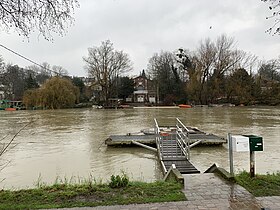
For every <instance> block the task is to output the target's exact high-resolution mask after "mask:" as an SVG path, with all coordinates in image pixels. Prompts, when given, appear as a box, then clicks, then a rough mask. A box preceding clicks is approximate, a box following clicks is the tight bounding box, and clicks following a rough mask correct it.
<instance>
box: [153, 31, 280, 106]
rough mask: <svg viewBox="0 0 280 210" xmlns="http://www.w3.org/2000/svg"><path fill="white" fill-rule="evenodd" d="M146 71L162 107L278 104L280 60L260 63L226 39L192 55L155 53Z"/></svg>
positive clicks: (203, 46)
mask: <svg viewBox="0 0 280 210" xmlns="http://www.w3.org/2000/svg"><path fill="white" fill-rule="evenodd" d="M148 70H149V74H150V75H151V78H152V79H153V80H155V81H156V84H157V87H158V89H159V97H160V100H161V101H162V102H163V103H165V104H172V103H192V104H210V103H233V104H245V105H247V104H248V105H249V104H270V105H275V104H280V57H279V58H278V59H273V60H269V61H259V60H258V59H257V57H256V56H254V55H252V54H249V53H246V52H244V51H241V50H238V49H236V48H235V45H234V40H233V39H232V38H229V37H227V36H225V35H222V36H220V37H218V38H217V40H215V41H212V40H210V39H206V40H204V41H202V42H201V43H200V44H199V46H198V48H197V49H196V50H195V51H192V52H191V51H189V50H183V49H180V50H179V52H175V53H174V52H167V51H162V52H160V53H156V54H154V56H152V57H151V58H150V60H149V64H148Z"/></svg>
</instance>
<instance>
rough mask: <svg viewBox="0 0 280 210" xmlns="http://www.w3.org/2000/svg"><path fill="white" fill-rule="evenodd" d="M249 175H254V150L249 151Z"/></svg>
mask: <svg viewBox="0 0 280 210" xmlns="http://www.w3.org/2000/svg"><path fill="white" fill-rule="evenodd" d="M250 176H251V177H255V151H250Z"/></svg>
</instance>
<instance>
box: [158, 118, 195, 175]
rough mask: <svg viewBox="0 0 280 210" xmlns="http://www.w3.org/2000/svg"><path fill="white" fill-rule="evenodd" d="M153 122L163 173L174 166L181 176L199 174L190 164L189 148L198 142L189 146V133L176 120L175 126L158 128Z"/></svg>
mask: <svg viewBox="0 0 280 210" xmlns="http://www.w3.org/2000/svg"><path fill="white" fill-rule="evenodd" d="M154 122H155V134H156V135H155V138H156V145H157V151H158V156H159V159H160V162H161V165H162V167H163V170H164V172H165V173H166V172H167V170H168V169H169V168H170V167H171V166H172V165H175V166H176V168H177V169H178V170H179V171H180V173H182V174H192V173H200V172H199V171H198V170H197V169H196V168H195V167H194V166H193V164H192V163H191V162H190V148H191V147H193V146H195V145H197V144H199V143H200V141H196V142H194V143H192V144H190V138H189V133H190V131H189V129H188V128H187V127H186V126H185V125H184V124H183V123H182V122H181V121H180V120H179V119H178V118H176V125H175V126H159V124H158V122H157V120H156V119H154Z"/></svg>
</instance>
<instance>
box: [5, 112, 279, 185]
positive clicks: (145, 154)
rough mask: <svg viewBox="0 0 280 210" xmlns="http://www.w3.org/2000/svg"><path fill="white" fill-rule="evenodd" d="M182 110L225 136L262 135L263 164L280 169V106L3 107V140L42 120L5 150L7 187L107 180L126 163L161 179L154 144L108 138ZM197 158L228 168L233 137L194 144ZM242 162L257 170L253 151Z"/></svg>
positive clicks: (129, 170)
mask: <svg viewBox="0 0 280 210" xmlns="http://www.w3.org/2000/svg"><path fill="white" fill-rule="evenodd" d="M176 117H178V118H180V119H181V121H182V122H184V123H185V124H186V125H188V126H194V127H198V128H199V129H201V130H203V131H205V132H207V133H213V134H216V135H219V136H221V137H224V138H226V136H227V133H229V132H230V133H232V134H255V135H260V136H262V137H263V139H264V151H263V152H256V172H257V173H263V174H265V173H267V172H270V173H272V172H277V171H279V170H280V155H279V154H280V107H195V108H191V109H178V108H169V109H164V108H162V109H151V108H150V109H144V108H142V109H124V110H102V109H94V108H90V109H64V110H37V111H14V112H8V111H0V125H1V129H0V140H1V139H2V140H1V142H0V143H7V142H8V141H9V139H11V138H12V137H13V135H14V134H15V133H16V132H17V131H18V130H19V129H20V128H21V127H22V126H24V125H25V124H26V123H28V122H29V121H30V120H34V122H33V123H32V124H31V125H29V126H28V127H27V128H26V129H24V130H23V131H22V132H20V134H19V135H18V136H17V137H16V139H15V141H14V144H13V145H11V146H12V147H11V149H10V150H9V151H8V152H7V153H5V154H4V155H3V156H1V157H0V170H1V168H2V170H1V171H0V188H5V189H7V188H12V189H18V188H25V187H30V188H32V187H34V184H36V183H37V181H38V180H39V181H42V182H46V183H54V181H55V180H56V179H57V177H60V178H62V179H64V178H66V179H67V180H68V181H70V180H76V181H77V180H79V179H80V180H81V179H84V178H88V177H94V178H95V179H96V180H102V181H103V182H105V181H107V180H108V179H110V176H111V175H112V174H121V173H122V171H124V172H125V173H126V174H127V175H128V176H129V177H130V179H132V180H140V181H147V182H152V181H155V180H158V179H161V178H162V171H161V166H160V163H159V162H158V159H157V156H156V154H155V153H154V152H152V151H149V150H147V149H144V148H138V147H131V148H127V147H126V148H107V147H106V145H105V144H104V141H105V139H106V138H108V136H109V135H112V134H126V133H134V132H135V133H137V132H139V131H140V130H141V129H143V128H149V127H153V126H154V124H153V123H154V121H153V119H154V118H157V119H158V121H159V123H160V124H164V125H165V124H174V123H175V118H176ZM3 138H4V139H3ZM191 161H192V162H193V164H194V165H195V166H196V167H197V168H198V169H199V170H200V171H202V172H203V171H205V170H206V169H207V168H208V167H209V166H211V165H212V164H213V163H217V164H218V165H219V166H221V167H224V168H225V169H227V170H228V169H229V163H228V150H227V145H224V146H218V147H213V146H212V147H195V148H192V149H191ZM234 170H235V172H238V171H241V170H246V171H249V153H248V152H242V153H240V152H239V153H237V152H235V153H234Z"/></svg>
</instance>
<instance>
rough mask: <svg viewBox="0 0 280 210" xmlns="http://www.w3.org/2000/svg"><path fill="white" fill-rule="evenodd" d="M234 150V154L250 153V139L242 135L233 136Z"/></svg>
mask: <svg viewBox="0 0 280 210" xmlns="http://www.w3.org/2000/svg"><path fill="white" fill-rule="evenodd" d="M231 139H232V150H233V151H234V152H249V151H250V147H249V137H246V136H241V135H232V136H231Z"/></svg>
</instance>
